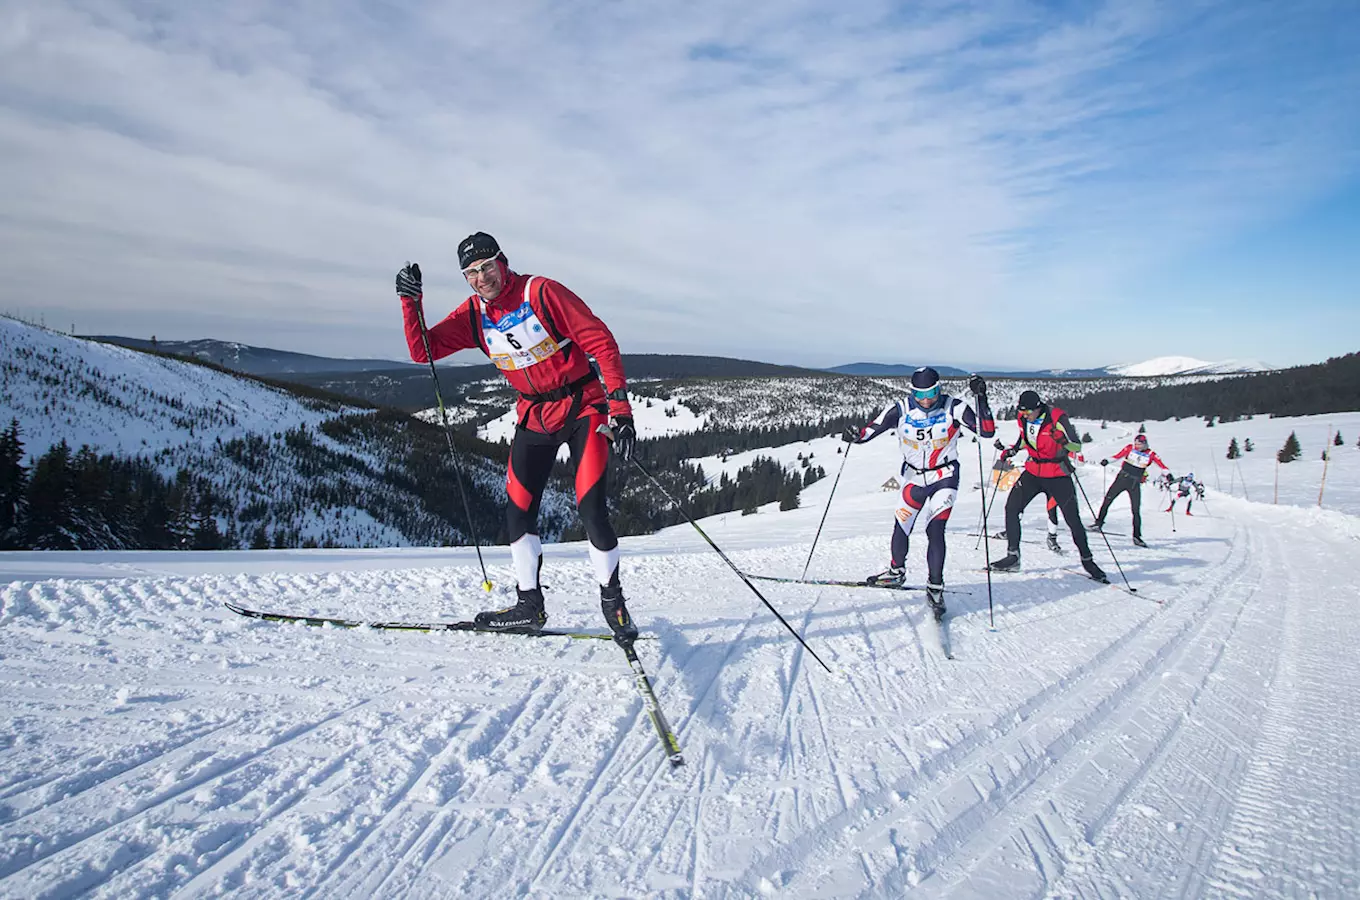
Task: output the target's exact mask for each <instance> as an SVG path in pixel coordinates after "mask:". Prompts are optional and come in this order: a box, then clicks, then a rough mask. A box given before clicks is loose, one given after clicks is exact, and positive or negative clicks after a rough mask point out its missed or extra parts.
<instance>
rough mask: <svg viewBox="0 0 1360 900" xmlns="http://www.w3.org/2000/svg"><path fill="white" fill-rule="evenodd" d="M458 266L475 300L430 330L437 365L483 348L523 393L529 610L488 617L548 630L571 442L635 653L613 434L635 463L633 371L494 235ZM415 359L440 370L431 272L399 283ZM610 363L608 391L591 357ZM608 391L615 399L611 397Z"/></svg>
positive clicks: (615, 620)
mask: <svg viewBox="0 0 1360 900" xmlns="http://www.w3.org/2000/svg"><path fill="white" fill-rule="evenodd" d="M458 265H459V268H461V269H462V271H463V277H465V278H466V279H467V282H468V284H469V285H471V287H472V289H473V291H474V292H475V293H474V294H473V295H472V296H471V297H468V298H467V299H466V300H464V301H463V303H462V304H461V305H460V306H459V307H458V308H457V309H455V310H454V311H453V312H452V313H450V314H449V316H448V317H447V318H445V319H444V320H443V321H442V322H438V323H437V324H435V325H433V326H431V327H430V328H429V331H428V335H429V341H430V354H431V355H433V356H434V358H435V359H440V358H442V357H445V356H448V355H449V354H451V353H456V352H457V351H459V350H467V349H471V348H474V347H476V348H479V349H480V350H481V351H482V352H483V353H485V354H486V355H487V356H489V357H490V358H491V361H492V362H493V363H495V365H496V367H497V368H498V369H500V370H501V374H503V375H504V376H505V378H506V380H507V381H509V382H510V386H511V387H513V388H514V389H515V390H516V391H518V392H519V402H518V404H517V405H516V413H517V415H518V417H519V424H518V425H517V426H516V427H515V437H514V440H513V441H512V442H511V445H510V467H509V471H508V473H507V476H506V493H507V494H508V495H509V500H510V502H509V504H508V505H507V506H506V525H507V529H508V532H509V540H510V556H511V558H512V559H513V560H514V564H515V575H516V578H517V580H518V582H519V584H518V588H517V594H518V602H517V603H516V604H515V605H514V606H511V607H509V608H507V609H500V610H492V611H488V612H483V613H478V615H477V618H476V621H477V623H478V624H479V625H481V626H484V627H487V628H526V627H527V628H534V629H537V628H541V627H542V626H543V624H544V623H545V622H546V621H547V618H548V617H547V613H546V612H545V610H544V606H543V591H542V589H541V588H540V587H539V582H538V573H539V569H540V568H541V567H542V564H543V554H542V550H541V547H540V543H539V538H538V508H539V503H540V502H541V501H542V499H543V491H544V489H545V488H546V487H547V484H548V477H549V476H550V475H551V474H552V467H553V461H554V460H555V459H556V458H557V450H558V447H560V446H561V445H562V444H563V443H565V444H567V445H568V446H569V447H570V448H571V459H572V463H573V465H574V466H575V467H576V504H577V510H578V511H579V512H580V514H581V522H582V524H583V525H584V526H585V530H586V536H587V538H588V539H589V542H590V543H589V549H590V559H591V562H592V564H593V565H594V568H595V575H596V578H597V579H598V580H599V583H600V610H601V612H602V613H603V614H604V617H605V620H606V621H607V622H608V623H609V627H610V628H611V629H613V632H614V637H615V640H617V641H619V642H620V643H622V644H631V643H632V641H633V640H634V639H636V637H637V626H636V625H634V624H633V620H632V617H631V616H630V615H629V614H628V609H627V607H626V606H625V605H624V596H623V589H622V587H621V586H620V585H619V540H618V537H617V536H616V535H615V533H614V528H613V526H612V525H611V524H610V522H609V517H608V511H607V509H606V506H605V489H606V485H605V464H606V462H607V461H608V456H609V444H608V440H607V438H606V433H611V434H612V439H613V447H614V452H615V453H617V454H618V455H619V456H620V457H621V458H623V459H625V460H626V459H631V458H632V453H633V446H634V443H635V442H636V440H637V432H636V430H635V428H634V426H633V415H632V408H631V407H630V406H629V404H628V391H627V383H626V381H625V380H624V375H623V363H622V360H621V359H620V356H619V348H618V344H616V343H615V341H614V335H613V334H611V333H610V331H609V329H608V328H607V327H606V326H605V324H604V323H603V322H601V321H600V320H599V319H598V318H596V316H595V314H594V313H592V312H591V311H590V308H589V307H587V306H586V304H585V303H584V302H583V301H582V300H581V298H580V297H578V296H576V295H575V294H573V293H572V292H571V291H570V290H568V289H567V288H566V287H564V286H563V285H561V284H559V283H558V282H556V281H553V280H552V279H549V278H544V277H542V276H539V275H521V274H519V273H518V272H514V271H512V270H511V269H510V264H509V260H508V259H507V258H506V256H505V254H504V253H502V252H501V248H500V245H499V244H497V243H496V239H495V238H493V237H492V236H491V235H489V234H486V233H485V232H481V231H479V232H477V233H476V234H473V235H469V236H468V237H467V238H465V239H464V240H463V242H462V243H460V244H459V245H458ZM397 294H398V295H399V296H400V297H401V309H402V315H403V317H404V318H405V324H406V343H407V344H408V345H409V347H410V350H411V359H413V360H415V361H416V362H428V361H429V357H427V356H426V353H425V343H424V340H423V338H422V335H421V326H420V317H419V315H418V310H419V308H420V304H421V300H422V287H421V275H420V267H419V266H417V265H413V264H408V265H407V266H406V267H405V268H403V269H402V270H401V271H400V272H399V273H398V274H397ZM588 355H589V356H593V357H594V358H595V360H596V361H597V362H598V363H599V367H600V372H601V374H602V375H603V377H604V383H605V386H604V387H601V385H600V377H599V376H598V375H597V374H596V373H595V370H594V369H593V368H592V366H591V364H590V360H589V359H587V356H588ZM606 389H607V390H608V393H605V391H606Z"/></svg>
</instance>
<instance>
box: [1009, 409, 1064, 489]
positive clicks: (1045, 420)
mask: <svg viewBox="0 0 1360 900" xmlns="http://www.w3.org/2000/svg"><path fill="white" fill-rule="evenodd" d="M1017 418H1018V420H1019V425H1020V437H1019V438H1017V439H1016V441H1015V444H1014V445H1013V446H1012V447H1011V450H1012V451H1018V450H1020V449H1021V448H1023V449H1025V450H1026V451H1028V452H1029V458H1028V459H1026V460H1025V471H1026V472H1029V473H1030V474H1031V475H1037V476H1039V477H1040V478H1061V477H1063V476H1065V475H1068V474H1070V473H1071V464H1070V463H1068V461H1067V457H1068V456H1069V455H1070V456H1076V455H1077V454H1079V453H1080V452H1081V442H1080V441H1078V440H1077V438H1076V435H1077V430H1076V429H1075V428H1073V427H1072V423H1071V421H1070V420H1069V419H1068V418H1067V413H1065V412H1063V411H1062V410H1061V409H1058V407H1056V406H1050V407H1048V408H1047V409H1045V410H1044V413H1043V415H1042V416H1040V417H1039V419H1038V420H1037V421H1035V422H1027V421H1025V417H1024V416H1023V415H1021V416H1018V417H1017Z"/></svg>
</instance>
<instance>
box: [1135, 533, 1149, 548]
mask: <svg viewBox="0 0 1360 900" xmlns="http://www.w3.org/2000/svg"><path fill="white" fill-rule="evenodd" d="M1133 546H1135V547H1146V546H1147V541H1145V540H1143V539H1142V538H1140V537H1139V536H1138V535H1136V534H1135V535H1134V536H1133Z"/></svg>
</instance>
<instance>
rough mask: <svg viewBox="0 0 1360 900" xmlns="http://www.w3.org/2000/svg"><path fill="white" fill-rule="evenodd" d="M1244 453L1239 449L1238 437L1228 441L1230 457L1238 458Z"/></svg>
mask: <svg viewBox="0 0 1360 900" xmlns="http://www.w3.org/2000/svg"><path fill="white" fill-rule="evenodd" d="M1241 455H1242V451H1240V450H1238V449H1237V438H1233V439H1232V440H1231V441H1229V442H1228V459H1237V457H1239V456H1241Z"/></svg>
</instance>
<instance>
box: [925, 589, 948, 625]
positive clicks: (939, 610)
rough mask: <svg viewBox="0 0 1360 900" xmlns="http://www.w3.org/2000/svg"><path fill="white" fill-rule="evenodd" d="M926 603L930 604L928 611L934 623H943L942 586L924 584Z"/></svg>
mask: <svg viewBox="0 0 1360 900" xmlns="http://www.w3.org/2000/svg"><path fill="white" fill-rule="evenodd" d="M926 602H927V603H929V604H930V611H931V612H932V613H933V614H934V615H935V621H936V622H943V621H944V613H945V608H944V585H942V584H929V583H927V584H926Z"/></svg>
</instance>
